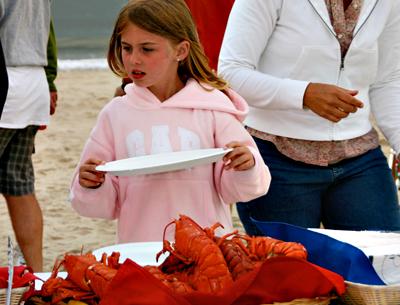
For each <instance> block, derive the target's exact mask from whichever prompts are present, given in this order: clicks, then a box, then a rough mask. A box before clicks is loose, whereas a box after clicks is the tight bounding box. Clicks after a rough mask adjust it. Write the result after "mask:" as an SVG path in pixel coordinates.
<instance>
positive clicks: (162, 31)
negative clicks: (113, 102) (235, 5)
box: [107, 0, 228, 90]
mask: <svg viewBox="0 0 400 305" xmlns="http://www.w3.org/2000/svg"><path fill="white" fill-rule="evenodd" d="M216 1H218V0H216ZM130 23H131V24H134V25H136V26H138V27H140V28H141V29H143V30H145V31H148V32H150V33H153V34H156V35H159V36H162V37H164V38H167V39H168V40H170V41H171V42H172V43H173V44H178V43H180V42H182V41H188V42H189V43H190V50H189V54H188V56H187V58H186V59H184V60H182V61H181V62H180V63H179V67H178V74H179V77H180V78H181V79H182V80H183V81H186V80H187V79H188V78H194V79H196V80H197V81H198V82H199V83H205V84H207V85H210V86H211V87H213V88H216V89H219V90H224V89H227V87H228V85H227V82H226V81H225V80H224V79H222V78H220V77H218V76H217V75H216V73H215V72H214V71H213V70H212V69H211V68H210V66H209V64H208V59H207V57H206V55H205V53H204V49H203V47H202V45H201V43H200V40H199V36H198V33H197V29H196V26H195V23H194V21H193V18H192V15H191V13H190V10H189V8H188V7H187V5H186V3H185V2H184V0H130V1H129V2H128V3H127V4H126V5H125V6H124V7H123V8H122V10H121V12H120V13H119V15H118V18H117V21H116V23H115V26H114V31H113V33H112V35H111V39H110V45H109V48H108V54H107V61H108V65H109V66H110V68H111V70H112V71H113V72H114V73H115V74H117V75H118V76H121V77H126V76H127V75H126V72H125V69H124V66H123V63H122V57H121V34H122V32H123V30H124V29H125V28H126V27H127V26H128V25H129V24H130ZM210 35H212V33H210Z"/></svg>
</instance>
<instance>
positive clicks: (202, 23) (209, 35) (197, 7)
mask: <svg viewBox="0 0 400 305" xmlns="http://www.w3.org/2000/svg"><path fill="white" fill-rule="evenodd" d="M185 2H186V4H187V6H188V7H189V9H190V11H191V13H192V16H193V19H194V21H195V22H196V25H197V31H198V32H199V38H200V41H201V43H202V44H203V47H204V52H205V53H206V55H207V57H208V58H209V60H210V66H211V68H212V69H214V70H217V65H218V56H219V51H220V48H221V44H222V39H223V37H224V33H225V27H226V23H227V21H228V17H229V13H230V12H231V8H232V5H233V3H234V2H235V0H185Z"/></svg>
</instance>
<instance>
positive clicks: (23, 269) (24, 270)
mask: <svg viewBox="0 0 400 305" xmlns="http://www.w3.org/2000/svg"><path fill="white" fill-rule="evenodd" d="M36 278H37V277H36V276H35V275H34V274H33V273H32V269H31V268H29V267H27V266H17V267H14V274H13V285H12V288H19V287H24V286H28V285H29V283H32V282H33V281H34V280H35V279H36ZM7 284H8V268H7V267H0V288H7Z"/></svg>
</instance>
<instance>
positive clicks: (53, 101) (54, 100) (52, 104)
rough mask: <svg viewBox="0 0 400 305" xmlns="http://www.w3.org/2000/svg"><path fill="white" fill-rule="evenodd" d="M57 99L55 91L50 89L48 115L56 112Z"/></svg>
mask: <svg viewBox="0 0 400 305" xmlns="http://www.w3.org/2000/svg"><path fill="white" fill-rule="evenodd" d="M57 100H58V95H57V91H50V115H53V114H54V113H55V112H56V108H57Z"/></svg>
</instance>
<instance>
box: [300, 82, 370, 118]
mask: <svg viewBox="0 0 400 305" xmlns="http://www.w3.org/2000/svg"><path fill="white" fill-rule="evenodd" d="M357 94H358V91H357V90H347V89H344V88H341V87H338V86H335V85H329V84H320V83H310V84H309V85H308V86H307V88H306V91H305V92H304V97H303V105H304V106H305V107H307V108H309V109H310V110H311V111H313V112H314V113H316V114H318V115H319V116H321V117H323V118H325V119H327V120H329V121H332V122H335V123H337V122H339V121H340V120H341V119H343V118H346V117H347V116H348V115H349V114H350V113H354V112H356V111H357V110H358V108H362V107H363V106H364V104H363V103H362V102H361V101H360V100H358V99H356V98H355V97H354V96H356V95H357Z"/></svg>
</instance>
